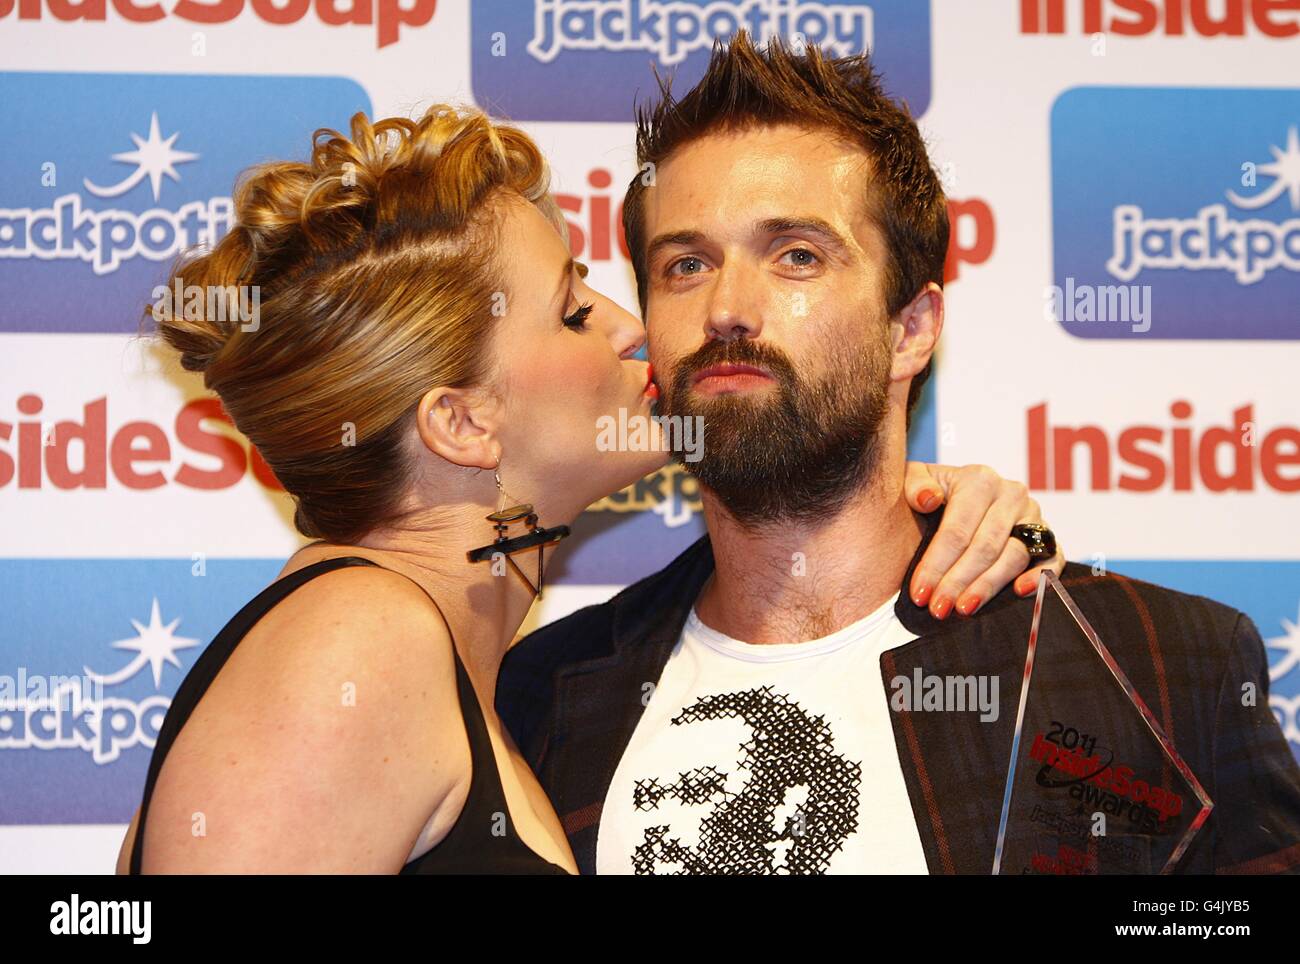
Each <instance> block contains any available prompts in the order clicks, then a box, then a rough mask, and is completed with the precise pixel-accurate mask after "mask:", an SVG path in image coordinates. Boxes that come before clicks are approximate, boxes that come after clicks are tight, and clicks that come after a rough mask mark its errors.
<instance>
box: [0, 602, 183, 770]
mask: <svg viewBox="0 0 1300 964" xmlns="http://www.w3.org/2000/svg"><path fill="white" fill-rule="evenodd" d="M179 623H180V619H172V620H170V621H169V622H167V623H164V622H163V621H162V617H161V613H160V609H159V605H158V600H157V599H156V598H155V599H154V600H153V607H152V611H151V615H150V618H149V622H148V623H147V624H146V623H141V622H139V621H138V620H135V619H133V620H131V624H132V625H133V626H134V627H135V635H134V636H132V637H130V638H128V639H121V640H118V641H116V642H114V643H112V644H110V645H112V646H113V647H114V648H115V649H119V650H133V651H134V652H135V655H134V657H132V658H131V659H130V660H128V661H127V662H126V663H125V664H124V665H122V666H120V667H118V668H117V669H115V670H113V671H112V672H107V673H97V672H95V671H94V670H93V669H91V668H90V667H89V666H87V667H85V668H84V676H80V677H78V676H73V677H66V676H62V675H56V676H50V677H47V676H41V675H29V674H28V673H27V669H26V667H19V669H18V672H17V674H15V675H14V676H8V675H0V750H21V749H37V750H82V751H84V752H86V753H89V754H90V755H91V758H92V759H94V761H95V762H96V763H99V764H104V763H112V762H113V761H114V760H116V759H117V758H118V757H119V756H121V755H122V752H123V751H124V750H127V749H130V748H131V747H133V746H146V747H149V748H152V747H153V746H154V743H155V741H156V740H157V738H158V730H159V728H160V727H161V726H162V720H163V716H164V715H165V714H166V712H167V707H169V706H170V705H171V698H170V697H168V696H163V695H157V694H155V695H151V696H148V697H145V698H144V699H128V698H122V697H118V696H109V695H106V691H107V690H108V689H109V688H111V687H114V686H118V685H120V684H122V683H125V682H126V681H128V680H130V679H131V678H132V677H134V676H135V675H136V674H137V673H140V672H142V671H143V670H145V669H146V668H149V669H151V670H152V672H153V680H154V687H155V688H157V687H159V686H161V685H162V670H163V663H170V664H172V665H173V666H177V667H179V666H180V665H181V661H180V660H179V659H178V658H177V656H176V653H177V651H178V650H181V649H188V648H190V647H193V646H198V645H199V644H200V643H199V640H197V639H189V638H185V637H181V636H177V635H176V634H175V630H176V627H177V626H178V625H179Z"/></svg>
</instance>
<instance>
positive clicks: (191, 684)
mask: <svg viewBox="0 0 1300 964" xmlns="http://www.w3.org/2000/svg"><path fill="white" fill-rule="evenodd" d="M355 565H362V566H376V567H379V564H378V563H376V562H373V561H371V560H369V559H364V558H362V557H360V556H344V557H340V558H334V559H326V560H323V561H322V562H316V563H313V564H311V565H310V566H304V567H303V568H302V569H299V570H297V571H295V572H292V573H290V574H289V575H287V576H285V577H284V578H283V579H279V580H277V581H276V582H274V583H272V584H271V585H269V586H267V587H266V588H265V589H263V590H262V591H261V592H260V593H259V594H258V595H257V596H256V597H255V598H254V599H253V600H252V601H251V602H249V603H248V605H246V606H244V608H243V609H241V610H240V611H239V612H238V613H236V614H235V616H234V617H233V618H232V619H231V620H230V622H228V623H226V625H225V626H224V627H223V628H222V630H221V632H220V633H218V634H217V636H216V638H215V639H214V640H213V641H212V643H211V645H209V646H208V647H207V649H205V650H204V651H203V654H202V655H201V656H200V657H199V659H198V662H196V663H195V664H194V667H193V668H192V669H191V670H190V671H189V673H188V674H187V675H186V677H185V679H184V680H183V681H182V682H181V685H180V688H179V689H178V690H177V692H176V698H175V699H174V700H172V704H171V707H170V709H168V711H167V715H166V718H165V719H164V720H163V725H162V729H161V730H160V731H159V733H158V743H157V745H156V747H155V748H154V752H153V757H152V759H151V760H150V761H149V774H148V777H147V778H146V779H145V785H144V799H143V801H142V803H141V805H140V823H139V826H138V827H137V828H136V834H135V841H134V843H133V846H132V849H131V871H130V872H131V873H132V874H138V873H140V866H141V861H142V859H143V858H142V852H143V847H144V827H145V818H146V817H147V816H148V813H149V798H150V797H151V796H152V794H153V788H154V784H155V783H157V781H158V773H159V771H160V770H161V769H162V764H163V760H164V759H165V758H166V756H167V751H168V750H169V749H170V748H171V745H172V743H174V742H175V740H176V737H177V735H178V734H179V733H180V731H181V727H182V726H184V724H185V721H186V720H187V719H189V716H190V714H191V713H192V712H193V711H194V707H195V706H197V705H198V702H199V700H200V699H201V698H202V696H203V694H204V692H206V690H207V688H208V686H209V685H210V684H211V683H212V680H213V679H215V678H216V675H217V673H218V672H220V670H221V667H222V666H224V665H225V663H226V660H228V659H229V658H230V654H231V653H233V652H234V651H235V647H236V646H238V645H239V641H240V640H241V639H243V638H244V635H245V634H246V633H247V632H248V631H249V630H250V629H251V628H252V627H253V625H254V624H255V623H256V622H257V621H258V620H259V619H261V618H262V616H264V615H266V613H267V612H268V611H269V610H270V609H271V607H272V606H274V605H275V604H276V603H278V602H279V601H280V600H281V599H284V598H285V597H286V596H288V595H289V593H291V592H293V591H294V590H295V589H297V588H298V587H299V586H301V585H303V584H304V583H306V582H308V581H309V580H311V579H313V578H315V577H316V576H319V575H322V574H324V573H327V572H332V571H333V570H335V569H341V568H343V567H345V566H355ZM379 568H382V567H379ZM390 571H391V570H390ZM452 655H453V656H454V658H455V661H456V689H457V692H458V694H459V697H460V708H461V715H462V717H463V718H464V721H465V731H466V734H467V735H468V737H469V749H470V757H471V760H472V764H471V766H472V775H471V778H470V787H469V795H468V796H467V797H466V798H465V806H464V809H462V810H461V813H460V816H459V817H458V818H457V820H456V823H455V825H454V826H453V827H452V828H451V831H450V832H449V833H448V834H447V836H446V837H444V838H443V839H442V840H441V841H440V842H439V843H438V844H437V845H436V846H434V847H433V849H432V850H430V851H429V852H428V853H426V854H423V855H422V856H420V857H417V858H416V859H415V860H412V861H410V862H408V863H407V864H406V865H405V866H403V867H402V869H401V871H400V872H401V873H403V874H564V875H566V876H569V872H568V871H567V870H565V869H564V868H563V867H561V866H559V865H558V864H554V863H551V862H550V861H549V860H545V859H544V858H542V857H541V856H540V855H539V854H537V853H536V852H534V851H533V850H531V849H530V848H529V847H528V846H526V845H525V844H524V842H523V841H522V840H520V839H519V835H518V834H517V833H516V832H515V826H514V822H513V821H512V820H511V818H510V808H509V807H507V806H506V798H505V792H504V791H503V789H502V787H501V775H500V773H499V771H498V770H497V765H496V756H495V754H494V753H493V752H492V743H491V741H490V739H489V738H488V732H487V726H486V725H485V724H484V722H483V711H482V708H481V707H480V706H479V702H478V697H477V695H475V693H474V687H473V686H472V685H471V683H470V681H469V675H468V674H467V673H466V672H465V667H464V666H463V665H462V664H461V661H460V655H459V654H458V653H457V652H456V647H455V644H454V643H453V645H452ZM497 814H500V815H502V816H504V818H505V824H506V832H505V834H504V835H497V834H494V833H493V832H492V829H493V827H494V826H496V825H497V824H498V823H499V820H498V818H497V816H496V815H497Z"/></svg>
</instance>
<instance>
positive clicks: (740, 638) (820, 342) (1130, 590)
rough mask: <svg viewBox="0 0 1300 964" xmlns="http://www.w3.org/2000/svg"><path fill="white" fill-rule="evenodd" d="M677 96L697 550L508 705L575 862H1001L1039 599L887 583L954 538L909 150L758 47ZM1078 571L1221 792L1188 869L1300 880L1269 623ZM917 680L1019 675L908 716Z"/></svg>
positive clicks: (511, 678)
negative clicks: (911, 590) (945, 510)
mask: <svg viewBox="0 0 1300 964" xmlns="http://www.w3.org/2000/svg"><path fill="white" fill-rule="evenodd" d="M661 94H662V99H661V101H660V103H659V104H658V105H657V106H656V107H655V108H654V109H653V110H651V111H644V112H641V113H640V114H639V116H638V161H639V162H640V164H641V168H642V171H643V172H646V173H645V174H642V175H639V176H638V177H637V178H636V179H634V181H633V182H632V184H631V186H630V187H629V190H628V196H627V199H626V203H625V209H624V222H625V228H626V234H627V238H628V245H629V248H630V250H631V251H632V259H633V265H634V268H635V271H636V277H637V286H638V292H639V297H640V301H641V308H642V311H643V314H644V317H645V318H646V323H647V331H648V337H649V351H650V360H651V363H652V364H653V366H654V370H655V372H656V381H657V382H658V384H659V386H660V390H661V393H662V395H661V403H660V408H659V411H660V413H661V414H666V415H669V416H673V415H683V416H694V415H702V416H703V417H704V419H705V422H704V426H705V432H704V438H705V444H704V452H703V458H702V459H701V460H700V461H698V462H693V463H690V464H689V466H688V467H689V469H690V470H691V471H692V472H694V473H695V475H696V476H697V477H698V479H699V481H700V488H701V493H702V499H703V509H704V515H705V520H706V523H707V526H708V535H707V536H706V537H704V538H702V539H701V540H700V541H698V542H697V543H696V544H695V545H693V546H691V547H690V548H689V549H688V550H687V551H686V552H684V553H683V554H682V555H681V556H680V557H678V559H676V560H675V561H674V562H672V563H671V564H670V565H669V566H668V567H667V568H665V569H664V570H662V571H661V572H659V573H656V574H655V575H653V576H650V577H649V578H647V579H645V580H642V581H641V582H639V583H637V584H636V585H634V586H632V587H630V588H628V589H626V590H624V591H623V592H622V593H620V594H619V595H618V596H616V597H615V598H614V599H613V600H611V601H610V602H608V603H605V604H604V605H600V606H593V607H588V608H586V609H583V610H580V611H579V612H577V613H574V614H573V615H571V616H569V617H567V618H565V619H562V620H559V621H558V622H556V623H554V624H552V625H550V626H547V627H545V628H543V629H542V630H540V631H538V632H536V633H534V634H532V635H531V636H529V637H527V638H525V639H524V640H522V641H521V642H520V643H519V644H518V645H517V646H516V647H515V649H514V650H513V651H512V652H511V653H510V654H509V655H508V656H507V658H506V661H505V663H504V665H503V667H502V674H501V678H500V682H499V685H498V691H497V695H498V699H497V704H498V708H499V711H500V713H501V716H502V718H503V719H504V720H505V721H506V723H507V725H508V726H509V728H510V730H511V732H512V734H513V735H514V737H515V739H516V741H517V743H518V745H519V747H520V748H521V750H522V752H523V753H524V755H525V756H526V757H527V759H528V761H529V762H530V763H531V764H532V766H533V768H534V770H535V771H536V772H537V774H538V776H539V779H540V780H541V783H542V785H543V787H544V788H545V789H546V791H547V793H548V794H549V795H550V797H551V799H552V801H553V802H554V804H555V808H556V811H557V813H558V814H559V815H560V817H561V819H562V820H563V822H564V825H565V830H566V833H567V834H568V837H569V841H570V844H571V845H572V847H573V851H574V854H575V856H576V858H577V862H578V866H579V867H580V869H581V870H582V871H583V872H584V873H591V872H600V873H633V872H635V873H656V872H659V873H823V872H839V873H844V872H850V873H851V872H872V871H882V872H901V873H906V872H916V873H925V872H927V871H928V872H931V873H988V872H989V871H990V869H991V868H992V866H993V858H994V848H995V843H996V836H997V830H998V818H999V813H1000V809H1001V803H1002V792H1003V786H1004V782H1005V780H1006V774H1007V767H1008V762H1009V759H1010V751H1011V741H1012V736H1013V729H1014V725H1015V718H1016V707H1017V701H1018V699H1019V684H1020V679H1021V674H1022V671H1023V667H1024V658H1025V646H1026V641H1027V639H1028V635H1029V628H1030V622H1031V617H1032V612H1033V606H1032V604H1031V603H1030V602H1029V601H1028V600H1025V599H1021V598H1018V596H1017V594H1016V592H1015V591H1014V590H1013V589H1011V588H1010V587H1008V588H1007V589H1004V590H1003V591H1002V592H999V593H997V594H996V595H993V597H992V598H982V597H983V595H984V594H983V593H982V592H981V591H979V590H978V589H975V590H974V591H971V590H968V591H967V592H966V593H964V594H963V595H961V596H960V597H959V598H955V599H954V598H952V595H951V593H950V591H949V590H948V589H947V588H946V586H945V584H943V583H940V585H939V586H937V587H936V586H931V585H927V584H926V583H927V582H928V581H929V580H927V579H926V578H925V577H924V576H922V578H920V579H919V580H918V581H917V583H919V585H920V589H919V591H918V592H917V593H916V594H915V596H914V597H913V598H909V596H908V594H907V593H906V592H905V591H902V590H901V589H900V587H906V586H912V585H914V582H913V576H914V575H915V574H916V573H915V570H916V566H917V562H918V560H920V559H921V557H922V555H923V553H924V551H925V549H926V547H927V545H928V543H929V540H930V538H931V536H932V535H933V533H934V530H935V528H936V526H937V519H936V518H934V517H932V516H926V517H922V516H918V515H915V514H913V513H912V512H911V510H910V509H909V508H908V507H907V505H906V503H905V501H904V498H903V465H904V452H905V439H906V431H907V424H908V420H909V416H910V410H911V406H912V405H913V403H914V402H915V399H916V396H917V393H918V390H919V388H920V385H921V384H922V382H923V381H924V379H925V378H926V376H927V375H928V373H929V368H930V362H931V358H932V356H933V353H934V350H935V345H936V343H937V340H938V338H939V334H940V332H941V330H942V327H943V317H944V302H943V293H942V288H941V286H942V280H943V261H944V256H945V254H946V250H947V243H948V222H947V214H946V207H945V200H944V196H943V193H942V190H941V189H940V187H939V184H938V182H937V179H936V178H935V175H934V172H933V169H932V166H931V164H930V162H929V159H928V157H927V156H926V152H925V147H924V144H923V142H922V140H921V137H920V135H919V132H918V131H917V128H916V125H915V123H914V122H913V121H912V119H911V118H910V116H909V115H908V114H907V113H906V112H905V111H904V110H903V109H900V108H899V107H898V106H897V105H895V104H894V103H892V102H891V101H890V100H889V99H888V98H887V97H886V96H885V95H884V93H883V92H882V90H881V87H880V84H879V81H878V78H877V77H876V76H875V75H874V73H873V72H872V70H871V68H870V66H869V64H868V62H867V60H866V58H865V57H862V58H845V59H841V60H835V61H828V60H825V59H823V58H822V57H821V56H820V53H819V52H818V51H817V50H816V49H815V48H810V49H809V51H808V52H807V53H806V54H803V55H798V56H796V55H793V54H792V53H791V52H790V51H788V50H786V49H784V48H782V47H780V46H772V47H769V48H767V49H766V50H764V51H759V50H756V49H755V48H754V47H753V46H752V44H751V43H750V42H749V39H748V38H747V36H746V35H745V34H743V33H741V34H739V35H738V36H737V37H736V38H735V39H734V40H733V42H732V43H731V44H730V46H729V47H728V48H726V49H725V50H720V49H715V50H714V54H713V57H712V59H711V62H710V65H709V68H708V71H707V73H706V75H705V76H704V78H703V79H702V80H701V81H700V83H699V84H698V85H697V86H696V87H695V88H694V89H693V90H692V91H691V92H690V93H688V94H687V95H686V96H685V97H684V98H682V99H681V100H680V101H675V100H674V99H673V98H672V96H671V93H670V92H669V89H668V87H667V86H666V85H665V86H663V88H662V90H661ZM985 535H986V536H987V535H988V534H985ZM994 536H995V538H996V539H997V540H998V545H999V546H1000V547H1001V546H1005V548H1002V549H1001V551H1003V552H1006V553H1010V554H1014V553H1019V554H1020V555H1021V556H1022V557H1023V556H1024V554H1025V549H1024V547H1023V546H1021V545H1020V543H1018V542H1014V541H1009V540H1006V534H1005V533H998V534H994ZM1063 584H1064V585H1065V586H1066V587H1067V589H1068V591H1069V592H1070V593H1071V594H1072V595H1073V596H1074V598H1075V599H1076V601H1077V602H1078V604H1079V606H1080V607H1081V609H1082V610H1083V611H1084V612H1085V613H1086V614H1088V616H1089V618H1090V619H1091V620H1092V622H1093V625H1094V627H1095V628H1096V630H1097V632H1098V634H1099V635H1100V637H1101V639H1102V640H1104V641H1107V642H1108V643H1109V644H1110V647H1111V650H1112V653H1113V654H1114V656H1115V659H1116V660H1117V662H1118V663H1119V665H1120V667H1121V669H1122V670H1123V671H1124V672H1125V673H1126V674H1127V675H1128V677H1129V678H1130V680H1131V681H1132V683H1133V685H1134V686H1135V687H1136V689H1137V691H1138V693H1139V694H1143V695H1145V698H1146V700H1147V702H1148V703H1149V704H1150V705H1151V707H1152V712H1153V713H1154V715H1155V717H1156V719H1157V720H1158V722H1159V724H1160V726H1161V727H1162V728H1163V729H1164V731H1165V733H1167V734H1168V735H1169V736H1170V738H1171V739H1172V740H1173V741H1174V743H1175V745H1176V747H1177V749H1178V750H1179V752H1180V753H1181V754H1182V755H1183V757H1184V758H1185V760H1186V761H1187V763H1188V765H1189V766H1190V767H1191V770H1192V772H1193V773H1194V774H1195V775H1196V776H1197V777H1198V778H1199V779H1200V781H1201V783H1202V784H1203V785H1204V787H1205V790H1206V792H1207V793H1208V794H1209V796H1210V797H1211V798H1212V799H1213V800H1214V802H1215V809H1214V810H1213V813H1212V815H1211V816H1210V818H1209V820H1208V823H1206V825H1205V826H1204V827H1203V828H1202V829H1201V830H1200V832H1199V833H1198V835H1197V836H1196V838H1195V839H1194V841H1193V843H1192V845H1191V847H1190V849H1189V850H1188V851H1187V853H1186V855H1185V856H1184V858H1183V861H1182V862H1181V863H1180V864H1179V869H1180V870H1183V871H1189V872H1211V871H1218V872H1232V871H1243V872H1279V871H1296V870H1297V869H1300V770H1298V769H1297V767H1296V764H1295V761H1294V759H1293V758H1292V757H1291V755H1290V753H1289V751H1288V748H1287V746H1286V743H1285V740H1284V739H1283V737H1282V733H1281V731H1280V729H1279V727H1278V725H1277V722H1276V721H1275V720H1274V719H1273V717H1272V715H1271V713H1270V711H1269V709H1268V701H1267V685H1268V673H1267V664H1266V661H1265V657H1264V651H1263V646H1262V643H1261V641H1260V639H1259V635H1258V633H1257V631H1256V629H1255V627H1254V626H1253V624H1251V622H1250V620H1249V619H1247V618H1246V617H1245V616H1244V615H1242V614H1240V613H1238V612H1235V611H1233V610H1231V609H1229V608H1227V607H1225V606H1222V605H1220V604H1217V603H1214V602H1212V601H1210V600H1208V599H1203V598H1199V597H1192V596H1186V595H1183V594H1180V593H1176V592H1172V591H1169V590H1165V589H1162V588H1159V587H1156V586H1151V585H1147V584H1143V583H1137V582H1133V581H1131V580H1128V579H1125V578H1123V577H1121V576H1118V575H1114V574H1112V575H1107V576H1093V575H1091V574H1090V572H1089V570H1088V569H1086V568H1083V567H1080V566H1076V565H1068V566H1067V567H1066V569H1065V571H1064V574H1063ZM926 607H928V608H926ZM951 611H955V612H957V613H959V614H961V615H959V616H958V618H957V619H955V620H948V619H945V617H947V616H948V615H949V613H950V612H951ZM916 670H920V671H922V672H923V673H924V674H938V675H942V676H945V677H949V678H952V677H962V678H965V677H974V678H976V679H982V680H990V681H1000V682H1002V683H1003V684H1004V685H1002V686H1001V687H1000V690H999V689H997V688H995V689H994V691H993V692H992V693H991V694H988V695H990V696H991V697H992V700H991V702H990V704H989V705H986V706H983V707H982V708H981V707H969V708H968V709H967V711H965V712H961V711H952V712H937V713H928V712H920V711H918V708H917V707H915V706H911V707H909V706H906V705H904V706H902V707H900V708H898V709H897V710H895V709H891V696H892V695H893V694H894V692H895V691H894V690H893V689H891V681H894V680H896V679H897V678H898V677H903V678H912V677H913V673H914V671H916ZM1246 691H1250V692H1253V693H1255V694H1256V695H1255V697H1254V698H1253V699H1244V698H1242V695H1241V694H1242V693H1243V692H1246ZM895 705H897V704H895ZM981 710H982V711H981ZM1134 869H1135V870H1139V871H1141V870H1158V869H1159V866H1156V867H1150V866H1147V865H1145V864H1143V865H1141V866H1137V867H1135V868H1134Z"/></svg>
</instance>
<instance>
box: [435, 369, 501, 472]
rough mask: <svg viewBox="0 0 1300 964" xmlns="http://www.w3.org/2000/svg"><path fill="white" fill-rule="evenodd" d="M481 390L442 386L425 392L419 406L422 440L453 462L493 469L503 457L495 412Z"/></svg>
mask: <svg viewBox="0 0 1300 964" xmlns="http://www.w3.org/2000/svg"><path fill="white" fill-rule="evenodd" d="M495 411H496V405H495V403H494V402H492V401H491V400H490V399H488V398H487V396H485V395H484V394H483V393H482V392H481V391H478V390H474V389H463V388H448V387H446V386H439V387H438V388H431V389H430V390H429V391H427V392H425V393H424V395H423V397H421V399H420V404H419V406H418V408H417V415H416V425H417V427H418V430H419V433H420V441H421V442H422V443H423V444H424V446H425V448H427V449H428V450H429V451H430V452H433V453H434V454H435V455H440V456H442V458H444V459H446V460H447V461H448V462H450V463H452V464H453V465H463V466H465V467H467V468H477V469H490V468H493V467H495V466H496V465H497V463H498V461H499V460H500V458H501V444H500V442H499V441H498V439H497V436H496V423H495V421H494V416H493V413H494V412H495Z"/></svg>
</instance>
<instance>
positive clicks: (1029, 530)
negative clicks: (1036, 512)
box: [1011, 522, 1056, 559]
mask: <svg viewBox="0 0 1300 964" xmlns="http://www.w3.org/2000/svg"><path fill="white" fill-rule="evenodd" d="M1011 538H1012V539H1016V540H1018V541H1019V542H1020V543H1021V544H1023V545H1024V547H1025V549H1027V550H1028V551H1029V558H1030V559H1050V558H1052V556H1054V555H1056V534H1055V533H1054V532H1052V530H1051V529H1049V528H1047V526H1043V525H1039V524H1038V523H1037V522H1017V523H1016V524H1015V525H1013V526H1012V527H1011Z"/></svg>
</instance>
